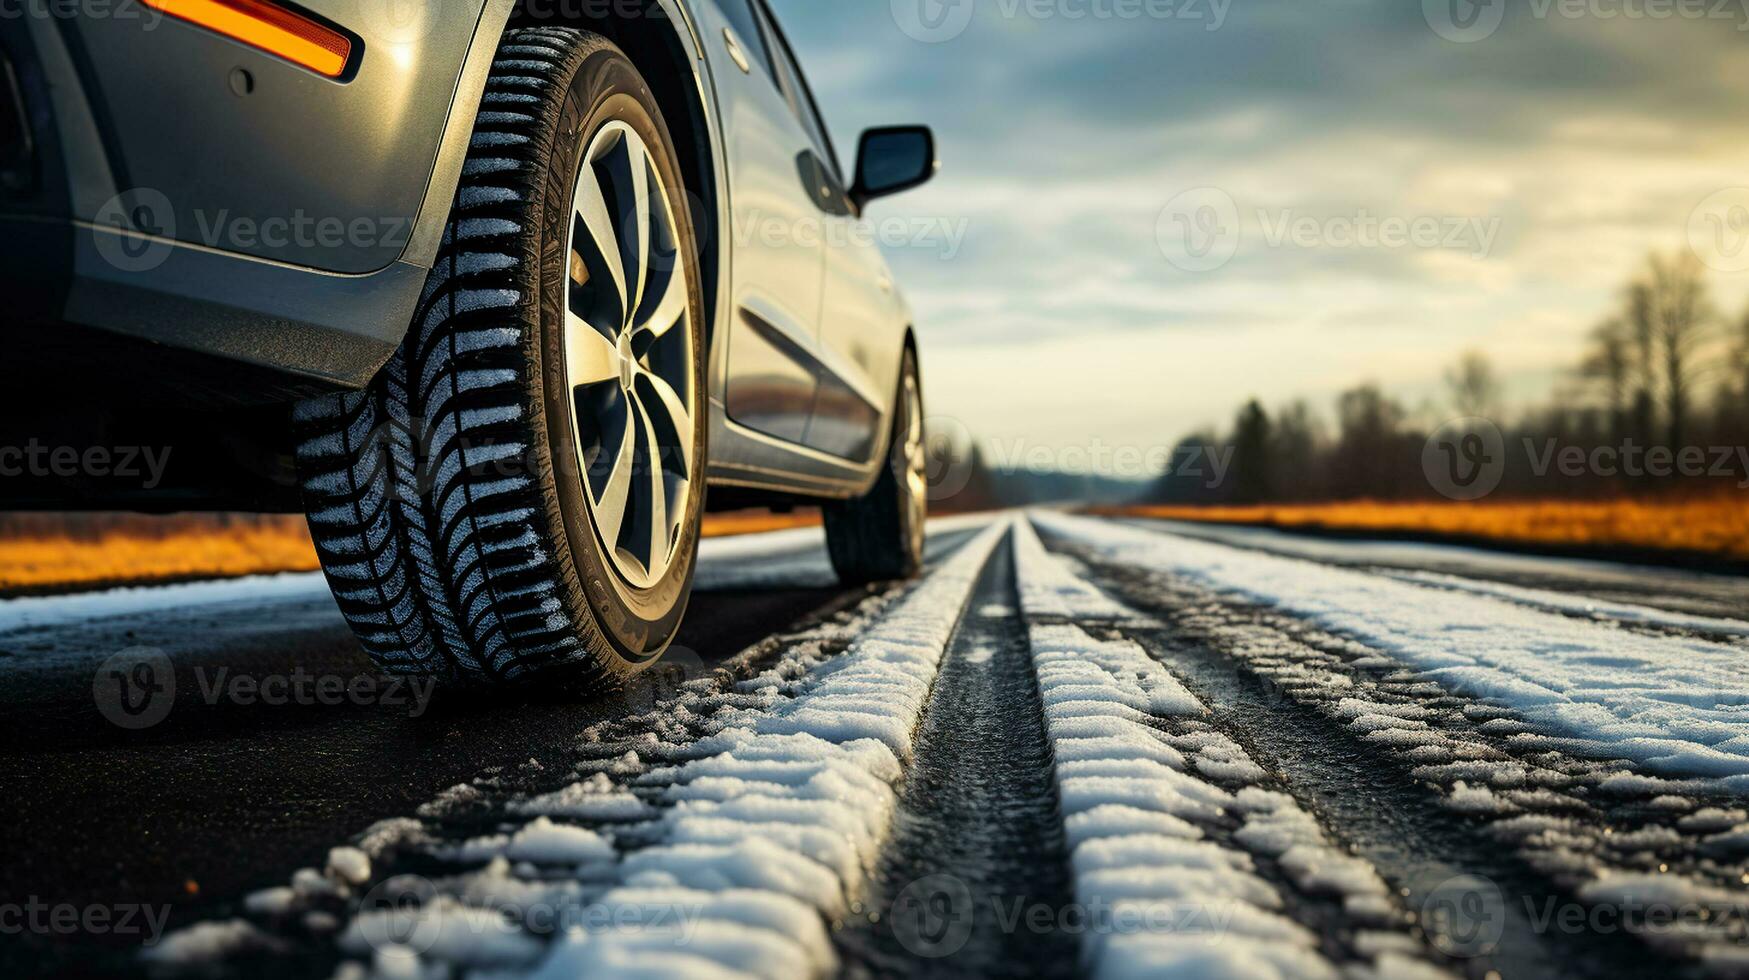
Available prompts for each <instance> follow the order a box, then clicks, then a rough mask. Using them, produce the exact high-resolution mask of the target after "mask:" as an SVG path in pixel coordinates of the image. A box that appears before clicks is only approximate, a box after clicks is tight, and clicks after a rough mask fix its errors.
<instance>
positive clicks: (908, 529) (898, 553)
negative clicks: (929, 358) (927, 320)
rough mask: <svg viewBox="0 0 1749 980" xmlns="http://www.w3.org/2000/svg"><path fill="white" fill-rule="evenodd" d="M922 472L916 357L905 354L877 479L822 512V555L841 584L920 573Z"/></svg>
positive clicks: (925, 498)
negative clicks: (887, 444) (826, 553)
mask: <svg viewBox="0 0 1749 980" xmlns="http://www.w3.org/2000/svg"><path fill="white" fill-rule="evenodd" d="M927 468H928V459H927V456H926V455H925V452H924V444H923V392H922V387H921V384H920V382H919V380H918V376H917V356H916V355H915V354H914V353H912V352H911V351H910V350H909V349H907V350H906V351H905V363H904V367H903V370H902V371H901V372H900V376H899V392H898V398H897V399H896V401H895V403H894V408H893V435H892V440H891V446H890V448H889V449H888V450H887V459H886V465H885V466H883V467H882V469H881V475H880V479H878V480H876V481H875V485H874V487H873V488H872V489H871V490H869V492H868V493H867V494H864V495H863V496H861V497H858V498H856V499H854V500H849V501H845V502H843V503H834V504H829V505H827V507H826V546H827V550H828V551H829V552H830V553H831V555H832V567H833V568H834V569H836V570H837V572H838V577H839V578H840V579H842V580H843V581H844V582H845V583H846V584H852V585H857V584H862V583H865V582H878V581H883V580H888V579H903V578H910V577H911V576H913V575H916V574H917V572H918V570H919V569H921V568H922V567H923V537H924V524H925V521H926V519H927V517H928V514H929V484H928V479H927V472H928V469H927Z"/></svg>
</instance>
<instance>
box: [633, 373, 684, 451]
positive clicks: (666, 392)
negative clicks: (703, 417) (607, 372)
mask: <svg viewBox="0 0 1749 980" xmlns="http://www.w3.org/2000/svg"><path fill="white" fill-rule="evenodd" d="M643 377H644V380H645V381H648V382H649V383H650V387H651V388H652V389H653V390H654V391H655V392H656V400H657V402H659V403H660V405H661V411H662V414H663V415H666V416H667V417H668V424H669V425H671V426H673V427H674V436H675V439H676V440H677V441H678V443H679V446H680V459H681V461H682V463H683V464H684V466H685V468H686V472H688V473H690V472H692V413H691V412H688V411H687V410H686V402H685V401H684V400H683V399H682V398H681V397H680V394H679V393H678V392H676V391H675V390H674V386H673V385H671V384H669V383H668V382H666V381H664V380H662V377H661V376H660V375H658V374H656V373H654V372H649V371H646V372H644V375H643ZM644 410H645V411H646V412H648V411H649V406H648V405H646V406H645V409H644Z"/></svg>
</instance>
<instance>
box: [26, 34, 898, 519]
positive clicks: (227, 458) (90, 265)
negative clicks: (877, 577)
mask: <svg viewBox="0 0 1749 980" xmlns="http://www.w3.org/2000/svg"><path fill="white" fill-rule="evenodd" d="M227 2H243V0H227ZM250 2H254V0H250ZM162 5H163V4H162V2H154V3H146V2H136V0H126V2H121V0H118V3H117V4H115V5H114V6H113V7H110V8H106V9H107V10H108V14H107V15H105V16H93V15H90V14H87V13H81V14H79V15H78V16H76V17H54V16H25V17H20V18H13V19H9V20H5V21H0V46H3V51H4V55H5V60H6V64H5V65H4V67H3V68H0V117H9V118H0V163H3V164H4V166H3V167H0V268H3V269H4V270H5V271H3V272H0V281H4V282H5V285H6V287H7V294H8V295H9V296H12V297H15V300H14V310H13V316H11V317H10V318H9V319H11V320H12V324H11V326H10V328H9V329H8V331H7V333H9V334H10V336H9V337H8V338H7V342H8V344H9V345H10V348H11V350H12V357H11V358H9V360H10V362H11V363H10V365H9V366H8V367H7V368H5V369H0V373H3V374H4V376H5V381H6V382H7V384H6V388H7V390H8V391H9V392H10V393H9V394H8V395H5V396H0V401H4V402H6V403H7V409H8V410H7V411H6V412H5V413H4V417H5V418H6V419H8V421H7V422H4V423H0V444H8V443H10V444H13V445H22V444H24V442H25V441H27V440H29V441H34V442H38V443H41V444H45V445H54V446H70V447H74V448H75V449H79V448H81V447H88V446H118V445H134V444H139V445H148V446H173V447H174V449H175V453H174V455H173V457H172V460H171V463H170V466H169V467H168V470H167V472H166V473H165V475H164V477H163V479H162V480H161V481H160V482H159V483H158V485H156V486H144V485H142V483H141V481H139V480H138V479H135V478H132V477H130V476H128V475H126V474H121V475H117V474H110V473H94V472H81V473H76V474H67V473H60V472H40V471H33V472H29V473H24V474H22V475H20V476H19V478H16V479H7V480H0V506H6V507H9V508H16V509H24V508H40V509H88V508H105V509H119V508H133V509H148V510H179V509H252V510H288V511H289V510H296V509H298V508H299V506H300V503H299V496H298V491H297V480H296V478H295V474H294V473H293V472H292V468H291V466H290V463H289V459H290V442H289V438H290V437H289V436H288V435H286V433H285V428H284V425H283V420H284V418H285V411H284V409H285V407H286V406H287V405H288V404H290V403H292V402H295V401H296V400H298V399H304V398H310V397H315V396H319V395H322V394H324V393H328V392H344V391H350V390H357V389H361V388H363V387H364V386H366V385H367V384H368V383H369V382H370V380H371V379H372V377H373V376H375V375H376V374H377V372H378V371H379V369H380V368H381V367H382V365H383V364H384V362H385V361H386V360H387V359H388V358H389V356H390V354H391V353H392V352H393V351H394V350H395V349H396V347H397V345H399V344H400V343H401V342H402V339H403V338H404V336H405V335H406V334H407V330H408V324H409V321H410V320H411V318H412V316H413V312H414V309H415V306H416V304H417V302H418V300H419V296H420V292H421V289H422V287H423V286H424V284H425V282H426V278H427V275H428V274H429V272H430V270H431V266H432V263H433V261H434V257H435V256H436V254H437V252H438V248H439V244H440V240H441V238H442V235H443V229H444V223H445V221H446V219H447V216H448V213H449V209H450V204H451V201H452V199H453V198H454V195H455V193H456V188H457V185H458V181H459V180H460V178H461V172H462V168H463V161H464V159H465V157H466V153H467V150H468V145H469V139H470V133H471V132H472V131H473V128H474V123H475V120H476V117H477V116H478V114H479V112H480V100H481V93H482V91H483V89H484V86H485V84H486V78H487V73H488V70H489V69H490V66H491V64H492V59H493V55H494V52H495V51H496V49H497V47H498V44H499V41H500V38H501V37H502V36H503V34H504V32H505V31H506V30H507V29H508V28H510V27H512V26H514V25H517V24H528V23H566V22H572V21H575V22H578V23H580V24H581V26H584V27H586V28H588V29H589V30H592V31H595V32H599V33H601V34H604V35H606V36H607V37H609V38H611V39H612V40H613V41H614V42H615V43H617V44H618V45H619V46H620V47H621V48H623V49H624V50H625V51H626V53H627V54H628V55H629V56H630V57H631V59H632V60H633V62H634V63H636V64H637V65H638V66H639V68H640V69H641V70H642V72H643V74H644V75H645V77H646V78H647V79H649V83H650V87H651V89H652V91H653V93H654V95H655V99H656V101H657V103H658V104H659V105H660V107H661V110H662V114H663V116H665V117H666V119H667V121H668V126H669V129H670V130H671V131H672V132H673V134H674V139H675V142H676V144H677V147H676V149H677V152H678V156H679V159H680V163H681V170H682V173H683V176H684V180H685V183H686V192H687V195H688V197H689V198H690V199H691V201H692V203H693V206H694V209H695V221H696V224H697V226H698V227H699V229H700V231H701V234H700V252H701V255H700V263H701V267H702V270H703V278H704V287H705V288H704V293H705V302H706V306H707V310H706V323H707V327H706V337H707V342H708V376H709V406H708V414H709V427H710V432H709V443H710V453H709V470H708V481H709V483H710V485H711V486H712V487H713V488H715V489H714V490H713V493H712V495H711V501H710V502H711V506H712V507H713V508H719V509H720V508H723V507H738V506H746V505H762V504H774V503H775V504H787V503H793V502H794V501H795V500H797V499H809V500H812V499H847V498H852V497H855V496H856V495H858V494H861V493H864V492H865V491H867V490H868V488H869V487H870V486H871V485H872V484H873V483H874V481H875V480H876V478H877V476H878V475H879V470H880V467H881V462H882V460H883V454H884V453H885V452H886V449H887V433H888V432H889V429H890V420H891V418H892V413H893V403H894V392H895V391H896V384H897V380H898V374H899V370H900V365H901V360H902V358H901V355H902V353H903V352H904V351H905V350H907V349H908V348H912V349H914V344H915V342H914V339H913V337H912V318H911V314H910V311H909V309H908V308H907V306H906V304H905V302H904V300H903V298H902V296H901V295H900V293H899V291H898V290H897V288H896V287H895V285H894V283H893V279H892V276H891V273H890V272H889V270H888V269H887V267H886V264H885V262H884V260H883V258H882V257H881V255H880V254H879V252H878V250H877V249H876V248H875V247H874V246H873V245H872V244H862V242H863V241H864V239H863V238H862V237H859V236H856V235H853V234H847V233H846V229H848V228H849V226H851V225H852V224H853V223H854V222H856V221H857V220H858V213H859V211H860V202H858V201H857V200H855V199H854V195H853V193H852V191H851V190H850V189H849V187H850V183H849V181H848V180H847V178H846V177H845V175H844V172H843V171H842V169H841V168H840V164H839V162H838V159H837V157H836V154H835V153H834V150H833V147H832V145H831V143H830V142H829V141H828V139H827V137H826V135H825V127H824V125H823V124H822V123H821V122H820V119H819V115H818V110H817V109H816V107H815V106H814V104H813V99H812V96H811V95H810V94H809V93H808V90H807V86H806V82H805V80H804V79H803V76H802V74H801V72H800V69H799V68H798V67H797V66H796V65H795V60H794V55H793V53H792V52H791V51H790V49H789V46H788V44H787V43H786V42H785V41H784V40H783V36H782V34H781V32H780V31H779V29H778V28H777V25H776V22H775V19H774V18H772V16H771V14H770V12H769V11H768V10H767V9H765V6H764V4H763V2H762V0H751V2H750V0H659V2H650V3H643V2H633V0H625V2H620V3H603V4H588V3H586V4H581V5H577V6H579V7H581V8H583V10H582V11H581V12H576V13H574V14H573V15H571V16H567V15H566V11H565V10H564V9H562V8H566V7H567V6H568V5H566V4H550V5H549V4H542V3H540V2H538V0H529V2H527V3H522V4H516V3H512V2H511V0H430V2H428V3H423V4H391V3H387V2H379V0H362V2H361V0H303V2H302V3H301V5H298V6H295V7H289V9H291V10H293V11H294V12H296V13H298V14H300V15H302V16H304V17H306V18H308V19H309V20H311V21H314V22H316V23H318V24H321V25H325V26H327V27H329V28H331V29H333V30H334V31H335V32H336V33H338V34H340V35H342V36H344V37H345V38H346V39H347V40H348V41H350V42H351V43H352V47H351V49H350V54H349V55H348V56H347V61H346V64H345V66H344V69H343V70H342V72H341V74H340V75H339V76H338V77H323V76H322V75H321V74H318V73H316V72H312V71H310V70H307V69H306V68H305V67H302V66H300V65H297V64H293V63H291V62H289V61H287V60H286V59H285V58H283V57H280V56H277V55H276V54H273V53H269V52H268V51H265V50H261V49H258V48H257V47H254V46H251V45H250V44H247V43H243V42H241V41H239V40H236V39H233V38H231V37H227V36H224V35H222V34H220V33H217V32H215V31H213V30H210V29H208V28H207V27H204V26H201V25H199V24H196V23H191V22H188V21H186V20H184V19H180V18H179V17H176V16H170V15H168V14H166V13H164V12H162V10H160V9H159V8H160V7H161V6H162ZM931 154H933V150H931ZM828 242H830V243H832V244H830V245H828V244H827V243H828ZM75 377H77V378H80V379H84V378H90V379H94V380H93V381H92V382H91V383H89V384H86V383H84V382H83V381H80V382H79V383H73V381H72V379H74V378H75Z"/></svg>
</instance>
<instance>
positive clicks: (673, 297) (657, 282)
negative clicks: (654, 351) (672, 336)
mask: <svg viewBox="0 0 1749 980" xmlns="http://www.w3.org/2000/svg"><path fill="white" fill-rule="evenodd" d="M652 275H653V277H654V281H653V282H652V283H651V284H650V285H651V286H652V288H655V289H660V290H661V291H662V292H661V298H660V299H657V300H656V302H655V304H654V305H653V306H652V305H651V303H650V299H649V297H645V299H644V304H643V305H644V307H649V308H650V311H649V313H648V314H645V313H644V312H643V308H642V307H640V309H639V311H638V312H639V316H638V318H637V322H636V323H635V324H634V327H635V329H637V330H638V331H640V332H648V333H649V334H650V335H651V336H653V337H661V336H663V335H665V334H667V333H668V331H669V330H671V329H673V327H674V325H675V324H676V323H679V322H680V318H681V317H683V316H685V315H686V276H684V275H682V274H681V270H680V269H679V268H670V269H668V270H667V271H666V272H664V271H662V270H656V271H655V272H653V273H652Z"/></svg>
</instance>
